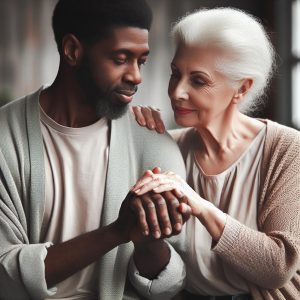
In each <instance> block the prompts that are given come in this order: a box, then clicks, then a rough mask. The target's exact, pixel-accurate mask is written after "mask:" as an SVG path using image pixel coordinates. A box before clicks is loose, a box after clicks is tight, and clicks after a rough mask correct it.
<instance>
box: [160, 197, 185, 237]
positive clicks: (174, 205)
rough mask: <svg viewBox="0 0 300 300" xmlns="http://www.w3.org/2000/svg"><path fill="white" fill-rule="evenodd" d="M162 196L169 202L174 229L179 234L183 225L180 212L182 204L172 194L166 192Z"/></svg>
mask: <svg viewBox="0 0 300 300" xmlns="http://www.w3.org/2000/svg"><path fill="white" fill-rule="evenodd" d="M162 195H163V197H164V198H165V200H166V202H167V206H168V211H169V216H170V219H171V222H172V227H173V229H174V230H175V233H179V232H180V231H181V228H182V224H183V220H182V216H181V213H180V212H179V211H178V207H179V204H180V203H179V201H178V199H177V198H176V197H175V196H174V194H173V193H172V192H165V193H163V194H162Z"/></svg>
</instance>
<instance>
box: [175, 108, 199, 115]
mask: <svg viewBox="0 0 300 300" xmlns="http://www.w3.org/2000/svg"><path fill="white" fill-rule="evenodd" d="M174 112H175V113H176V114H178V115H188V114H190V113H192V112H195V110H194V109H188V108H183V107H178V106H175V107H174Z"/></svg>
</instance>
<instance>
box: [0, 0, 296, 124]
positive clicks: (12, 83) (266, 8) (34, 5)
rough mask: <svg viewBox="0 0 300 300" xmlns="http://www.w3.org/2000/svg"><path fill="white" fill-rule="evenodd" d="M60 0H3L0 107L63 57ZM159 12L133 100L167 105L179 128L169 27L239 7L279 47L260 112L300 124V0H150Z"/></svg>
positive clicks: (51, 74) (41, 80) (46, 76)
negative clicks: (57, 14)
mask: <svg viewBox="0 0 300 300" xmlns="http://www.w3.org/2000/svg"><path fill="white" fill-rule="evenodd" d="M56 2H57V0H0V106H1V105H3V104H5V103H6V102H8V101H10V100H12V99H14V98H18V97H20V96H22V95H25V94H27V93H29V92H31V91H34V90H36V89H38V88H39V87H40V86H41V85H43V84H47V83H48V84H50V83H52V81H53V80H54V78H55V75H56V72H57V69H58V62H59V57H58V53H57V50H56V45H55V42H54V37H53V33H52V28H51V16H52V12H53V8H54V6H55V4H56ZM148 2H149V4H150V6H151V7H152V9H153V13H154V22H153V27H152V31H151V34H150V48H151V54H150V57H149V60H148V62H147V64H146V65H145V66H144V69H143V83H142V85H141V87H140V89H139V91H138V93H137V95H136V96H135V100H134V104H143V105H152V106H156V107H159V108H161V109H162V112H163V117H164V119H165V121H166V125H167V127H168V128H171V127H174V126H175V124H174V121H173V115H172V112H171V110H170V105H169V99H168V95H167V85H168V79H169V76H170V67H169V64H170V61H171V59H172V55H173V53H174V49H173V46H172V43H171V41H170V38H169V32H170V28H171V25H172V23H174V22H175V21H177V20H178V18H179V17H180V16H183V15H185V14H186V13H188V12H192V11H194V10H195V9H198V8H201V7H208V8H211V7H220V6H231V7H237V8H240V9H243V10H246V11H247V12H249V13H251V14H253V15H255V16H257V17H258V18H260V19H261V20H262V23H263V24H264V26H265V28H266V29H267V31H268V32H269V33H270V36H271V40H272V42H273V44H274V46H275V48H276V51H277V64H278V71H277V74H276V75H275V77H274V79H273V81H272V85H271V88H270V89H269V91H268V93H267V103H266V105H265V107H264V108H262V109H261V110H260V111H259V112H257V113H256V114H255V115H256V116H258V117H266V118H270V119H272V120H275V121H278V122H280V123H283V124H286V125H289V126H293V127H296V128H298V129H299V128H300V0H243V1H238V0H219V1H215V0H148Z"/></svg>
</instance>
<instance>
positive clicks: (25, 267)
mask: <svg viewBox="0 0 300 300" xmlns="http://www.w3.org/2000/svg"><path fill="white" fill-rule="evenodd" d="M49 246H50V243H41V244H30V243H29V238H28V236H27V222H26V217H25V212H24V209H23V206H22V201H21V199H20V196H19V191H18V188H17V187H16V184H15V182H14V180H13V179H12V176H11V174H10V171H9V169H8V167H7V166H6V164H5V161H4V159H3V156H2V155H1V152H0V299H1V300H10V299H14V300H18V299H22V300H26V299H44V298H47V297H49V296H51V295H53V294H54V293H55V292H56V289H55V288H52V289H48V288H47V284H46V280H45V270H44V268H45V267H44V258H45V256H46V254H47V247H49Z"/></svg>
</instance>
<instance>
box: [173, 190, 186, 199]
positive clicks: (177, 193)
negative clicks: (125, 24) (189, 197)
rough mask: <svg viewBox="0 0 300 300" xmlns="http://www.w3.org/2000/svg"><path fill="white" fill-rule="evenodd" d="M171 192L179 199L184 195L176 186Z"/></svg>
mask: <svg viewBox="0 0 300 300" xmlns="http://www.w3.org/2000/svg"><path fill="white" fill-rule="evenodd" d="M172 192H173V193H174V195H175V196H176V197H177V198H179V199H181V198H183V197H184V194H183V193H182V192H181V191H180V190H179V189H178V188H175V189H174V190H173V191H172Z"/></svg>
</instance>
